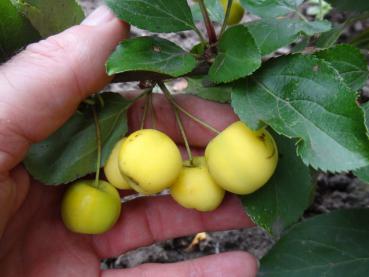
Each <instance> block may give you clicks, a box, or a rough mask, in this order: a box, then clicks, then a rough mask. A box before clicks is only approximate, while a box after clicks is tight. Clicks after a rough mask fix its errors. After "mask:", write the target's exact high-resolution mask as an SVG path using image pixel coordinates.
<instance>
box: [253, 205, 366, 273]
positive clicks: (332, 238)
mask: <svg viewBox="0 0 369 277" xmlns="http://www.w3.org/2000/svg"><path fill="white" fill-rule="evenodd" d="M368 218H369V210H368V209H353V210H341V211H335V212H331V213H329V214H324V215H320V216H316V217H314V218H311V219H308V220H305V221H303V222H302V223H299V224H296V225H295V226H293V227H292V228H291V229H290V230H289V231H288V232H287V233H286V234H285V236H284V237H283V238H282V239H281V240H279V241H278V242H277V243H276V244H275V246H274V247H273V248H272V250H271V251H270V252H269V253H268V254H267V255H266V256H265V257H263V258H262V260H261V269H260V272H259V275H258V276H263V277H286V276H288V277H301V276H303V277H317V276H324V277H337V276H357V277H359V276H367V274H368V268H369V252H368V249H369V235H368V234H369V221H368Z"/></svg>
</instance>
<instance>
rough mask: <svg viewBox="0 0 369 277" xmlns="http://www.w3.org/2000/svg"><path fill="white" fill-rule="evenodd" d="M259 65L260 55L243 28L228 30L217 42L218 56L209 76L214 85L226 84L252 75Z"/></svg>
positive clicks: (234, 27)
mask: <svg viewBox="0 0 369 277" xmlns="http://www.w3.org/2000/svg"><path fill="white" fill-rule="evenodd" d="M260 65H261V55H260V52H259V49H258V48H257V46H256V44H255V41H254V39H253V37H252V36H251V35H250V33H249V31H248V30H247V28H246V27H245V26H242V25H236V26H232V27H230V28H228V29H227V30H226V31H225V32H224V34H223V36H222V37H221V38H220V40H219V45H218V55H217V56H216V58H215V61H214V63H213V64H212V66H211V67H210V70H209V76H210V79H211V80H212V81H213V82H215V83H227V82H231V81H234V80H236V79H239V78H242V77H245V76H248V75H250V74H251V73H253V72H254V71H255V70H256V69H258V68H259V67H260Z"/></svg>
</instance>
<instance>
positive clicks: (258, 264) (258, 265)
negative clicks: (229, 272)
mask: <svg viewBox="0 0 369 277" xmlns="http://www.w3.org/2000/svg"><path fill="white" fill-rule="evenodd" d="M255 259H256V265H257V267H258V269H260V260H259V259H258V258H255Z"/></svg>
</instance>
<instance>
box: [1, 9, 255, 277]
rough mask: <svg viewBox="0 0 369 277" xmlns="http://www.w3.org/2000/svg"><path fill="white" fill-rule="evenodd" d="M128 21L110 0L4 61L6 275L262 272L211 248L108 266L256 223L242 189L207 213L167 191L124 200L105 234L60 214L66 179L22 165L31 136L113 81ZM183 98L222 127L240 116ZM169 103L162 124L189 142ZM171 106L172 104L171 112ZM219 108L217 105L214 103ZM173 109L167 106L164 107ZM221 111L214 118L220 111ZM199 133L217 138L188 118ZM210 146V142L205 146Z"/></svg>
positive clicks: (47, 130)
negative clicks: (55, 183) (186, 256)
mask: <svg viewBox="0 0 369 277" xmlns="http://www.w3.org/2000/svg"><path fill="white" fill-rule="evenodd" d="M127 33H128V27H127V26H126V25H125V24H124V23H122V22H120V21H119V20H117V19H116V18H115V17H114V16H113V14H112V13H111V12H110V11H109V10H107V9H106V8H100V9H99V10H97V11H96V12H95V13H94V14H93V15H92V16H90V17H88V18H87V19H86V20H85V21H84V22H83V23H82V24H81V25H79V26H76V27H72V28H70V29H68V30H66V31H64V32H63V33H61V34H58V35H56V36H53V37H50V38H49V39H47V40H44V41H41V42H39V43H37V44H33V45H30V46H29V47H27V49H26V50H25V51H23V52H21V53H20V54H18V55H17V56H16V57H14V58H13V59H12V60H10V61H9V62H7V63H6V64H4V65H2V66H1V67H0V91H1V98H0V272H1V275H2V276H41V277H42V276H55V277H57V276H100V275H101V276H121V275H122V276H160V277H165V276H179V277H180V276H230V275H231V276H254V275H256V270H257V266H256V260H255V259H254V258H253V257H252V256H251V255H249V254H247V253H243V252H233V253H225V254H219V255H214V256H208V257H205V258H200V259H197V260H193V261H186V262H181V263H175V264H167V265H159V264H148V265H143V266H139V267H137V268H132V269H122V270H106V271H101V270H100V259H102V258H106V257H111V256H116V255H119V254H121V253H123V252H125V251H128V250H131V249H134V248H137V247H140V246H144V245H149V244H151V243H153V242H155V241H160V240H164V239H169V238H172V237H177V236H184V235H188V234H192V233H196V232H199V231H211V230H223V229H230V228H241V227H247V226H251V225H252V223H251V221H250V220H249V218H248V217H247V216H246V215H245V214H244V212H243V208H242V206H241V204H240V203H239V201H238V200H237V198H235V197H231V196H228V197H226V199H225V200H224V203H223V205H222V206H221V207H220V208H218V209H217V210H216V211H214V212H211V213H198V212H195V211H192V210H187V209H184V208H182V207H180V206H179V205H177V204H175V203H174V202H173V200H171V199H170V198H169V197H167V196H160V197H147V198H144V199H137V200H133V201H131V202H128V203H126V204H123V207H122V214H121V217H120V219H119V221H118V223H117V224H116V226H115V227H114V228H113V229H112V230H111V231H109V232H107V233H105V234H103V235H99V236H87V235H80V234H74V233H71V232H70V231H68V230H67V229H66V228H65V227H64V225H63V223H62V221H61V218H60V200H61V196H62V192H63V189H64V188H63V186H62V187H47V186H43V185H41V184H39V183H38V182H36V181H34V180H32V179H31V178H30V176H29V175H28V173H27V172H26V171H25V169H24V168H23V166H22V165H20V163H21V161H22V159H23V158H24V156H25V154H26V152H27V150H28V148H29V146H30V145H31V143H34V142H38V141H41V140H43V139H45V138H47V137H48V136H49V135H50V134H51V133H52V132H53V131H55V130H56V129H57V128H59V127H60V126H61V125H62V124H63V123H64V122H65V121H66V120H67V119H68V118H69V117H70V116H71V115H72V114H73V112H74V111H75V110H76V109H77V107H78V104H79V103H80V102H81V101H82V100H83V99H85V98H86V97H87V96H89V95H91V94H93V93H95V92H97V91H99V90H100V89H101V88H102V87H103V86H104V85H106V84H107V83H108V82H109V80H110V79H109V77H108V76H106V74H105V70H104V63H105V60H106V59H107V57H108V56H109V54H110V53H111V51H112V50H113V49H114V47H115V45H116V44H117V43H118V42H119V41H120V40H122V39H123V38H124V37H126V36H127ZM178 101H179V103H180V104H181V105H183V106H184V107H185V108H188V110H190V111H191V112H192V113H194V114H197V115H198V116H200V117H203V118H206V120H207V121H208V122H209V123H213V125H214V126H215V127H217V128H219V129H222V128H224V127H225V126H226V125H227V124H229V123H230V122H231V121H234V120H235V116H234V114H233V113H232V112H231V110H230V108H229V107H227V106H224V105H220V104H216V103H210V102H206V101H201V100H198V99H196V98H194V97H189V98H186V101H184V98H183V97H179V99H178ZM154 102H155V106H156V109H160V110H161V114H166V115H167V116H165V117H160V118H159V120H158V128H159V129H163V130H165V131H167V133H169V135H171V136H172V137H173V139H174V140H176V141H177V142H180V136H179V134H177V132H176V131H175V130H176V128H175V127H174V126H175V125H174V124H175V123H174V121H173V119H172V118H173V116H171V115H170V112H169V109H170V107H169V106H168V105H167V104H165V103H164V101H163V100H162V98H161V97H157V98H156V99H155V101H154ZM165 109H168V113H166V112H165ZM209 110H212V113H211V114H209V113H208V111H209ZM163 111H164V112H165V113H164V112H163ZM139 113H140V111H139V103H138V104H136V105H134V107H133V108H132V109H131V110H130V116H129V117H130V120H129V123H130V127H131V128H135V127H137V126H138V123H137V122H138V121H137V118H138V115H139ZM211 116H213V117H211ZM185 125H186V128H188V129H191V136H190V138H189V139H190V142H191V144H192V145H194V146H195V147H198V148H200V149H201V147H203V146H204V145H206V143H207V142H208V141H209V139H210V138H211V134H209V133H208V132H207V131H206V130H203V129H201V128H200V127H199V126H197V125H194V123H192V122H190V121H185ZM200 151H201V150H200Z"/></svg>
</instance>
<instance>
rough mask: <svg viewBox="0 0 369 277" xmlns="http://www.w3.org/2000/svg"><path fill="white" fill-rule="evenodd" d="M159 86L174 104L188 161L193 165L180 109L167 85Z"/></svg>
mask: <svg viewBox="0 0 369 277" xmlns="http://www.w3.org/2000/svg"><path fill="white" fill-rule="evenodd" d="M158 85H159V87H160V89H161V90H162V91H163V93H164V95H165V97H166V98H167V99H168V101H169V103H171V104H172V108H173V111H174V114H175V116H176V121H177V125H178V127H179V131H180V132H181V136H182V138H183V142H184V144H185V147H186V151H187V155H188V159H189V160H190V163H191V164H192V162H193V158H192V152H191V148H190V144H189V143H188V139H187V135H186V131H185V128H184V126H183V122H182V119H181V117H180V116H179V112H178V108H177V107H176V106H175V105H174V104H173V102H172V101H171V94H170V91H169V90H168V88H167V87H166V86H165V84H164V83H163V82H158Z"/></svg>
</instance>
